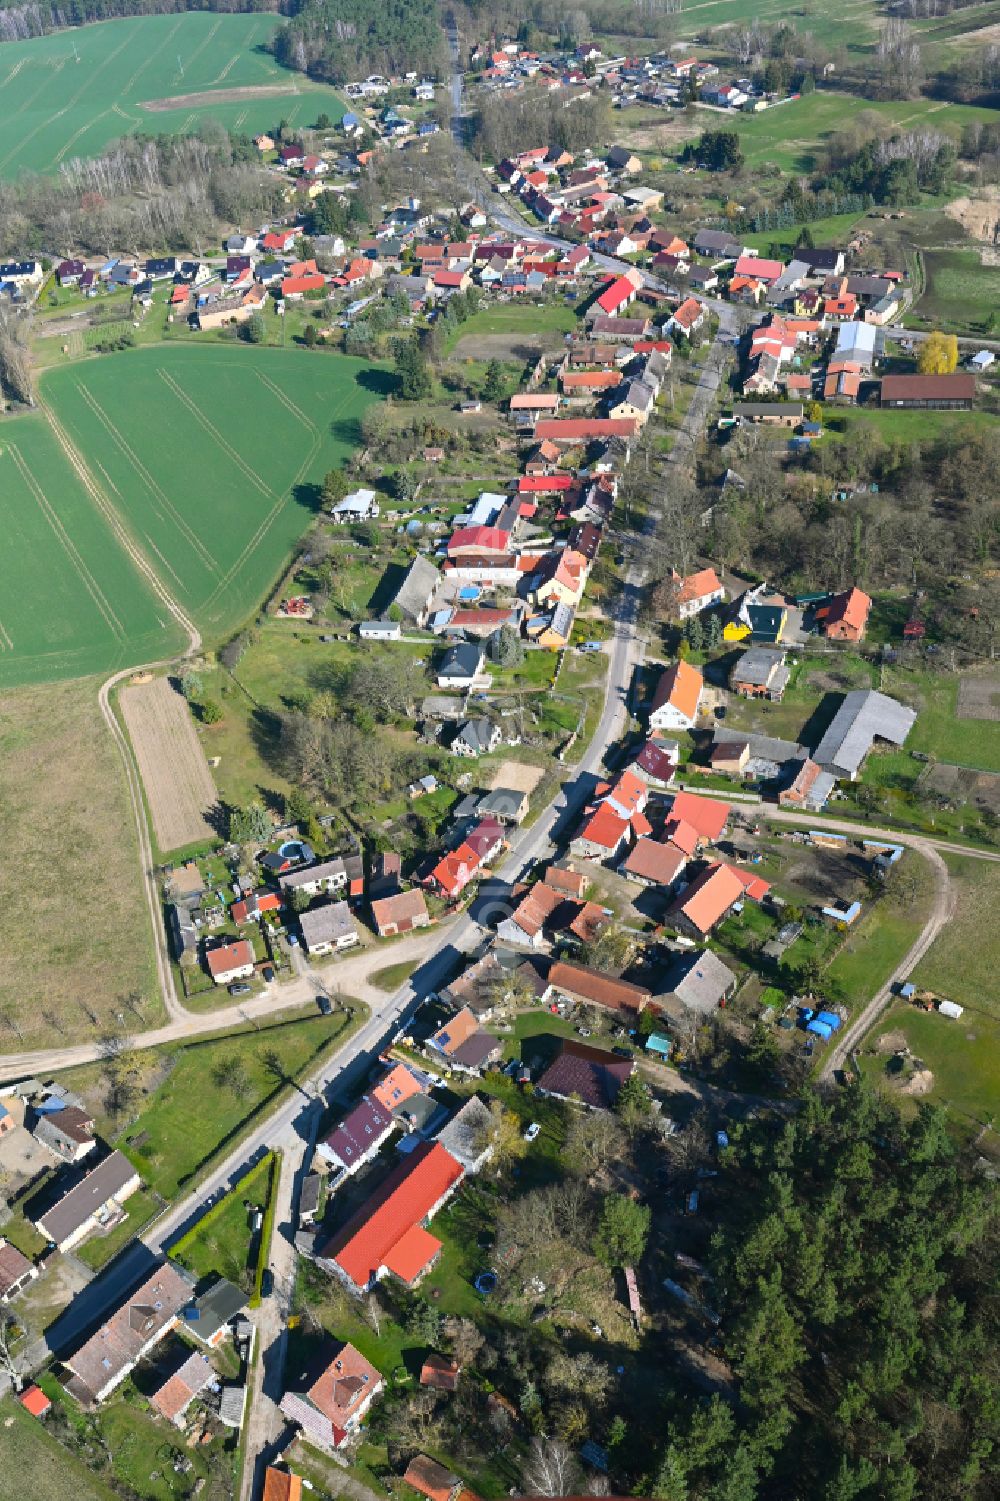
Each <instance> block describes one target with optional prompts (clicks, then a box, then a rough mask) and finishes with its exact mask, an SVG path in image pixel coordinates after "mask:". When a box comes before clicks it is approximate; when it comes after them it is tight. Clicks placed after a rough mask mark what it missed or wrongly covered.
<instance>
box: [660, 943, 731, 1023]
mask: <svg viewBox="0 0 1000 1501" xmlns="http://www.w3.org/2000/svg"><path fill="white" fill-rule="evenodd" d="M735 984H736V976H735V975H734V974H733V972H732V970H731V969H728V968H727V967H726V965H725V964H723V962H722V960H721V959H720V958H719V957H718V956H717V955H716V954H713V953H712V950H711V949H702V950H700V951H698V952H695V953H690V954H679V955H678V957H677V959H676V960H675V961H674V963H673V965H672V966H671V968H670V970H669V972H668V974H667V978H666V981H665V982H664V986H663V994H664V995H672V996H675V997H676V998H677V1000H679V1001H680V1002H681V1004H682V1005H684V1006H687V1008H688V1009H689V1010H690V1011H705V1012H707V1011H714V1010H715V1009H716V1007H717V1006H718V1004H719V1002H720V1001H721V1000H723V999H724V998H725V997H726V996H728V995H730V994H731V993H732V990H733V987H734V986H735Z"/></svg>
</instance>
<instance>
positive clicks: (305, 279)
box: [281, 271, 326, 297]
mask: <svg viewBox="0 0 1000 1501" xmlns="http://www.w3.org/2000/svg"><path fill="white" fill-rule="evenodd" d="M325 285H326V277H325V276H322V275H321V274H320V272H319V271H313V272H311V273H310V274H309V275H306V276H286V277H285V278H284V280H283V281H282V283H281V295H282V297H295V296H297V295H298V293H300V292H318V291H319V289H320V287H322V286H325Z"/></svg>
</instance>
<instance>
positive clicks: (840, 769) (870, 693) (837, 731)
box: [813, 688, 917, 782]
mask: <svg viewBox="0 0 1000 1501" xmlns="http://www.w3.org/2000/svg"><path fill="white" fill-rule="evenodd" d="M916 717H917V715H916V710H914V709H910V708H908V707H907V705H906V704H901V703H898V702H897V701H896V699H894V698H889V696H888V695H887V694H885V693H878V692H876V691H875V690H874V689H872V688H856V689H854V691H853V692H851V693H848V694H845V696H844V702H843V703H842V704H841V706H840V708H839V709H838V710H837V712H836V714H835V715H834V716H833V720H832V721H831V723H830V727H829V729H828V730H827V732H826V734H825V735H824V736H823V738H822V740H821V741H820V743H819V745H818V746H817V747H816V749H815V751H814V752H813V760H814V761H815V762H816V763H817V765H819V766H821V767H822V768H823V770H824V771H828V772H830V773H831V775H833V776H835V777H839V778H845V777H846V778H849V779H850V780H851V781H852V782H853V781H854V780H855V778H856V777H857V775H858V773H859V771H860V770H861V767H862V766H863V765H864V761H865V757H866V756H867V755H868V752H869V751H870V750H871V748H872V746H873V745H874V743H875V741H876V740H886V741H888V742H889V744H890V745H903V744H904V742H905V740H906V737H907V735H908V734H909V733H910V731H911V730H912V728H913V725H914V722H915V720H916Z"/></svg>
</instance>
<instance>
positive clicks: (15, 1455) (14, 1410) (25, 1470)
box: [0, 1396, 114, 1501]
mask: <svg viewBox="0 0 1000 1501" xmlns="http://www.w3.org/2000/svg"><path fill="white" fill-rule="evenodd" d="M0 1425H2V1430H3V1463H4V1471H5V1473H6V1474H7V1475H8V1476H9V1477H10V1478H11V1481H12V1483H13V1477H14V1476H15V1475H20V1476H22V1480H24V1479H26V1478H27V1477H28V1476H29V1475H30V1477H31V1480H30V1486H31V1498H32V1501H66V1497H67V1496H72V1497H73V1501H114V1493H113V1492H112V1491H111V1490H110V1488H109V1487H108V1486H106V1485H105V1484H104V1483H103V1481H100V1480H98V1479H97V1477H96V1475H92V1474H91V1473H90V1471H89V1470H88V1469H87V1467H86V1465H84V1464H83V1463H82V1462H81V1461H80V1460H79V1459H77V1458H76V1457H75V1455H73V1454H71V1453H70V1451H69V1450H68V1449H67V1448H65V1447H64V1446H63V1445H62V1444H60V1443H59V1442H58V1441H57V1440H56V1439H54V1438H53V1437H52V1435H51V1434H49V1433H47V1432H46V1431H45V1425H44V1424H43V1423H40V1422H39V1421H38V1419H37V1418H33V1417H30V1416H29V1414H28V1413H26V1412H25V1410H24V1408H23V1407H22V1406H21V1404H20V1403H19V1402H17V1401H15V1400H14V1398H13V1397H10V1396H7V1397H4V1398H3V1399H2V1400H0ZM8 1494H9V1495H14V1494H24V1495H26V1494H27V1492H26V1491H25V1490H24V1489H23V1485H22V1484H18V1485H17V1486H15V1487H14V1488H13V1489H12V1490H11V1491H9V1492H8Z"/></svg>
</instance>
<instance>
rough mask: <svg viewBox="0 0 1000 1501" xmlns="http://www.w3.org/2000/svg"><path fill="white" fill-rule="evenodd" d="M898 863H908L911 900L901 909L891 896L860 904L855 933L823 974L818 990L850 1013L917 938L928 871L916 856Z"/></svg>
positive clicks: (927, 901)
mask: <svg viewBox="0 0 1000 1501" xmlns="http://www.w3.org/2000/svg"><path fill="white" fill-rule="evenodd" d="M904 858H905V859H906V860H910V861H912V869H913V871H914V872H915V873H916V874H917V876H918V878H919V883H920V884H919V889H918V892H917V895H916V899H915V900H914V901H913V902H912V903H908V904H905V905H904V904H903V903H901V902H897V901H894V900H893V898H892V897H891V896H887V897H883V898H882V899H881V900H880V901H877V902H875V903H872V902H871V901H868V902H865V901H864V900H862V912H861V916H860V918H859V919H858V922H857V926H856V928H853V929H850V930H849V931H848V933H847V934H846V937H845V940H844V946H843V948H841V950H840V952H839V953H838V954H837V955H836V957H835V958H834V959H833V961H832V962H831V964H830V965H829V966H828V968H827V969H826V971H825V972H824V977H823V985H824V987H825V988H826V989H827V991H828V994H829V998H830V999H832V1000H842V1001H844V1002H846V1004H847V1005H849V1006H850V1007H851V1009H852V1010H853V1009H855V1008H857V1007H859V1006H861V1005H862V1004H864V1003H865V1002H867V1001H869V1000H870V999H871V997H872V996H873V995H874V994H875V992H876V991H877V990H878V989H879V987H880V986H881V985H883V984H884V983H885V981H886V980H887V979H888V978H889V976H890V975H891V974H892V972H893V970H894V969H895V968H896V967H897V965H898V964H899V963H900V961H901V960H902V959H903V957H904V955H905V954H906V952H907V950H908V949H909V948H910V946H911V944H913V943H914V942H915V940H916V939H917V937H918V935H919V933H920V929H921V928H922V927H923V925H924V922H925V921H926V919H927V914H928V912H929V911H930V906H931V900H932V878H931V873H930V869H929V867H928V866H927V864H926V862H925V861H924V860H922V859H921V857H920V856H919V855H915V854H911V855H906V856H904Z"/></svg>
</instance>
